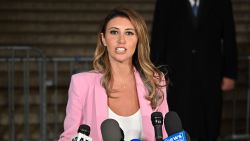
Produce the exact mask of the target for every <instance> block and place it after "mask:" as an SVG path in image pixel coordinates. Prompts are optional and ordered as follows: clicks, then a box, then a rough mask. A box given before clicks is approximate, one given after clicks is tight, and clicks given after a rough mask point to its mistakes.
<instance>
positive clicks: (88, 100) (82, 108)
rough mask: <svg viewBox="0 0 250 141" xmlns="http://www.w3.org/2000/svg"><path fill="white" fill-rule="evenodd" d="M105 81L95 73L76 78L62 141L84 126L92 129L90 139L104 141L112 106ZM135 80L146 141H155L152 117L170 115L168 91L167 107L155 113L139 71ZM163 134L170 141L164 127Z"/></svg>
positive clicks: (69, 138) (161, 107)
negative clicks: (109, 103) (103, 132)
mask: <svg viewBox="0 0 250 141" xmlns="http://www.w3.org/2000/svg"><path fill="white" fill-rule="evenodd" d="M101 77H102V74H100V73H95V72H84V73H79V74H75V75H73V76H72V78H71V83H70V87H69V95H68V103H67V108H66V117H65V120H64V132H63V133H62V134H61V135H60V138H59V141H71V140H72V137H73V136H74V135H76V133H77V130H78V127H79V125H80V124H87V125H89V126H90V128H91V131H90V137H91V138H93V141H102V134H101V129H100V127H101V123H102V122H103V121H104V120H105V119H107V118H108V106H107V95H106V91H105V89H104V88H103V87H102V85H101V82H100V80H101ZM135 79H136V87H137V93H138V99H139V104H140V111H141V115H142V126H143V137H144V138H143V141H154V140H155V139H154V127H153V125H152V123H151V113H152V112H154V111H159V112H162V114H163V116H164V115H165V114H166V113H167V112H168V104H167V100H166V87H163V88H162V89H163V92H164V100H163V103H162V104H161V105H160V106H159V107H158V108H157V109H156V110H154V111H153V110H152V108H151V106H150V102H149V101H148V100H146V99H145V95H147V93H148V92H147V89H146V87H145V86H144V84H143V82H142V80H141V77H140V75H139V73H138V72H137V71H135ZM164 83H165V82H164ZM162 131H163V137H167V134H166V131H165V128H164V126H163V128H162Z"/></svg>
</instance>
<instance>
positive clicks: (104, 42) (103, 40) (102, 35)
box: [101, 33, 107, 47]
mask: <svg viewBox="0 0 250 141" xmlns="http://www.w3.org/2000/svg"><path fill="white" fill-rule="evenodd" d="M101 39H102V44H103V46H105V47H106V46H107V44H106V40H105V37H104V34H103V33H101Z"/></svg>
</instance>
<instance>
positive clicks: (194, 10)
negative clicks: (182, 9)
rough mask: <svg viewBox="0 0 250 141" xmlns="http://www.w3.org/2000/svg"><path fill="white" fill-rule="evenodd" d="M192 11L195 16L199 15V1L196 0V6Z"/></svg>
mask: <svg viewBox="0 0 250 141" xmlns="http://www.w3.org/2000/svg"><path fill="white" fill-rule="evenodd" d="M192 10H193V14H194V16H197V13H198V5H197V0H194V5H193V7H192Z"/></svg>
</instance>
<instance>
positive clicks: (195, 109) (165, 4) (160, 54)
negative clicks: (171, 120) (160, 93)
mask: <svg viewBox="0 0 250 141" xmlns="http://www.w3.org/2000/svg"><path fill="white" fill-rule="evenodd" d="M151 37H152V38H151V55H152V60H153V62H154V63H155V64H157V65H167V66H168V68H169V77H170V82H171V85H170V87H169V91H168V103H169V107H170V110H175V111H177V113H178V114H179V115H180V117H181V120H182V122H183V126H184V129H185V128H186V130H187V131H188V132H189V133H190V134H191V137H192V136H198V137H199V136H200V137H204V138H206V134H208V133H207V132H206V130H208V131H209V132H210V131H212V130H214V131H213V133H211V136H213V134H214V136H217V135H218V133H219V131H218V130H219V126H218V125H219V120H220V114H221V101H222V98H221V80H222V77H229V78H233V79H236V76H237V49H236V39H235V26H234V19H233V13H232V5H231V2H230V0H200V5H199V10H198V16H197V17H194V16H193V15H192V9H191V5H190V3H189V0H158V1H157V2H156V7H155V13H154V22H153V28H152V35H151ZM216 128H217V129H216ZM209 134H210V133H209Z"/></svg>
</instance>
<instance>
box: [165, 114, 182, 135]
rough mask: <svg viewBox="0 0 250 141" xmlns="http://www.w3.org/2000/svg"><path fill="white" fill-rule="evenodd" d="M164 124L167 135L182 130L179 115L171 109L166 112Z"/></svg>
mask: <svg viewBox="0 0 250 141" xmlns="http://www.w3.org/2000/svg"><path fill="white" fill-rule="evenodd" d="M164 125H165V129H166V131H167V133H168V135H169V136H170V135H172V134H174V133H177V132H181V131H182V130H183V129H182V124H181V120H180V117H179V116H178V114H177V113H176V112H173V111H170V112H168V113H166V115H165V119H164Z"/></svg>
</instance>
